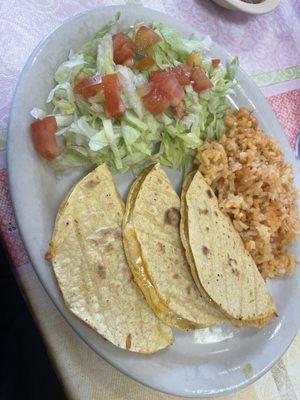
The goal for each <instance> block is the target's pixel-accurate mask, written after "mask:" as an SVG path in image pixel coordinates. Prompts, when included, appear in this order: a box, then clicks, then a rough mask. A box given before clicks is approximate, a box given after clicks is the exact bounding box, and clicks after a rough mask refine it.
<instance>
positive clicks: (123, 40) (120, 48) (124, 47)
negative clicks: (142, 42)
mask: <svg viewBox="0 0 300 400" xmlns="http://www.w3.org/2000/svg"><path fill="white" fill-rule="evenodd" d="M113 51H114V62H115V63H116V64H124V63H125V62H126V61H127V60H128V59H132V58H133V55H134V53H135V46H134V43H133V41H132V40H131V39H130V37H129V36H127V35H125V33H117V34H116V35H113Z"/></svg>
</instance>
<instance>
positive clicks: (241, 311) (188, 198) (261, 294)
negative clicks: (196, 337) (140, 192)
mask: <svg viewBox="0 0 300 400" xmlns="http://www.w3.org/2000/svg"><path fill="white" fill-rule="evenodd" d="M181 213H182V220H181V228H180V232H181V238H182V243H183V246H184V248H185V250H186V256H187V259H188V261H189V264H190V267H191V270H192V274H193V277H194V280H195V283H196V285H197V287H198V289H199V291H200V292H201V293H202V295H203V296H204V297H205V298H206V299H207V300H209V299H211V300H212V301H213V302H214V304H215V305H216V306H217V307H218V308H219V309H220V310H221V311H222V312H223V313H224V314H225V315H226V316H227V317H228V318H229V319H231V321H232V322H233V323H234V324H235V325H239V326H245V325H248V326H255V327H261V326H263V325H265V324H266V323H268V322H269V321H270V320H271V319H273V318H274V316H275V315H276V312H275V307H274V304H273V300H272V298H271V295H270V293H269V291H268V289H267V286H266V284H265V282H264V280H263V278H262V277H261V275H260V273H259V271H258V269H257V266H256V264H255V262H254V260H253V258H252V257H251V255H250V254H249V252H248V251H247V250H246V249H245V247H244V244H243V242H242V239H241V237H240V235H239V234H238V232H237V231H236V230H235V228H234V226H233V224H232V222H231V220H230V218H229V217H228V216H227V215H225V214H223V213H222V212H221V210H220V209H219V206H218V200H217V198H216V196H215V194H214V193H213V191H212V189H211V188H210V187H209V185H208V184H207V183H206V181H205V180H204V178H203V176H202V175H201V173H200V172H199V171H197V172H193V173H191V174H189V175H188V176H187V177H186V179H185V182H184V185H183V191H182V197H181Z"/></svg>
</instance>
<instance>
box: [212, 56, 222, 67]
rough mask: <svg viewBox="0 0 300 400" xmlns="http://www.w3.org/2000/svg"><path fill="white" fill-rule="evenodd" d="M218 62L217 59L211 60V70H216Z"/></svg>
mask: <svg viewBox="0 0 300 400" xmlns="http://www.w3.org/2000/svg"><path fill="white" fill-rule="evenodd" d="M220 62H221V61H220V60H219V59H218V58H214V59H212V60H211V65H212V67H213V68H217V66H218V65H219V64H220Z"/></svg>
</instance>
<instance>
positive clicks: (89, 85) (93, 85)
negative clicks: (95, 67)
mask: <svg viewBox="0 0 300 400" xmlns="http://www.w3.org/2000/svg"><path fill="white" fill-rule="evenodd" d="M76 79H77V77H76ZM77 81H78V79H77ZM102 88H103V85H102V77H101V76H100V75H95V76H91V77H89V78H86V79H83V80H81V82H79V83H78V84H77V85H76V86H75V87H74V90H73V91H74V93H75V94H80V95H81V96H82V97H84V98H85V99H88V98H89V97H92V96H95V95H96V94H97V93H98V92H99V90H101V89H102Z"/></svg>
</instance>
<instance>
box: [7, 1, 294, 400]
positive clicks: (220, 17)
mask: <svg viewBox="0 0 300 400" xmlns="http://www.w3.org/2000/svg"><path fill="white" fill-rule="evenodd" d="M128 3H134V4H137V6H138V4H139V3H142V4H143V5H145V6H148V7H151V8H155V9H157V10H160V11H163V12H166V13H168V14H170V15H173V16H175V17H176V18H178V19H182V20H185V21H186V22H188V23H189V24H191V25H192V26H194V27H195V28H196V29H197V30H199V31H201V32H203V33H204V34H209V35H210V36H211V37H212V39H213V40H215V41H216V42H218V43H219V44H221V45H223V46H224V47H226V48H227V50H228V51H229V52H230V53H231V54H234V55H238V56H239V59H240V64H241V66H242V67H243V68H244V69H245V70H246V71H247V72H248V73H249V74H250V75H252V76H253V78H254V80H255V81H256V82H257V84H258V85H259V86H260V87H261V88H262V91H263V93H264V94H265V95H266V96H267V97H268V100H269V102H270V105H271V106H272V108H273V109H274V111H275V113H276V115H277V117H278V119H279V121H280V123H281V124H282V126H283V128H284V130H285V133H286V135H287V136H288V139H289V141H290V144H291V146H292V148H294V147H295V143H296V136H297V134H298V132H299V130H300V1H299V0H282V1H281V3H280V5H279V7H278V8H277V9H276V10H275V11H274V12H273V13H271V14H268V15H264V16H257V17H254V16H250V15H246V14H242V13H239V12H233V11H228V10H225V9H222V8H220V7H218V6H216V5H215V4H214V3H212V2H211V1H210V0H185V1H182V0H165V1H163V0H151V1H150V0H149V1H147V0H142V1H141V2H140V1H138V0H136V1H128ZM0 4H1V5H0V21H1V24H0V38H1V46H0V61H1V63H0V88H1V96H0V132H1V134H0V234H1V236H2V239H3V240H4V242H5V244H6V246H7V249H8V252H9V255H10V257H11V259H12V263H13V265H14V266H15V268H16V271H17V276H18V278H19V281H20V284H21V285H22V286H23V288H24V291H25V294H26V295H27V297H28V299H29V302H30V305H31V307H32V310H33V312H34V314H35V316H36V318H37V321H38V324H39V326H40V329H41V332H42V334H43V336H44V338H45V341H46V343H47V346H48V350H49V353H50V356H51V358H52V360H53V363H54V365H55V367H56V369H57V372H58V374H59V376H60V378H61V380H62V382H63V385H64V387H65V390H66V393H67V394H68V395H69V397H70V398H72V399H86V400H89V399H91V400H95V399H103V400H106V399H128V400H129V399H130V400H134V399H169V398H171V397H170V396H167V395H162V394H157V393H155V392H153V391H152V390H150V389H147V388H144V387H142V386H141V385H139V384H137V383H135V382H133V381H131V380H130V379H128V378H126V377H125V376H123V375H122V374H120V373H119V372H117V371H116V370H115V369H114V368H112V367H111V366H109V365H108V364H107V363H106V362H104V361H103V360H101V359H100V358H99V357H97V356H96V355H95V354H94V353H93V352H92V351H91V350H90V349H89V348H87V346H86V345H85V344H84V343H83V342H82V341H81V339H79V338H78V337H77V336H76V334H75V333H74V332H73V331H72V330H71V329H70V328H69V326H68V325H67V324H66V322H65V321H64V320H63V319H62V317H61V316H60V314H58V312H57V311H56V309H55V308H54V306H53V304H52V302H51V300H50V299H49V298H48V296H47V295H46V293H45V291H44V290H43V288H42V287H41V285H40V283H39V281H38V279H37V277H36V275H35V273H34V271H33V269H32V266H31V265H30V263H29V260H28V257H27V255H26V251H25V249H24V248H23V245H22V242H21V239H20V237H19V235H18V230H17V227H16V223H15V220H14V215H13V211H12V206H11V203H10V199H9V193H8V188H7V172H6V160H5V135H6V127H7V121H8V115H9V108H10V103H11V100H12V95H13V92H14V89H15V85H16V81H17V79H18V75H19V73H20V71H21V69H22V67H23V65H24V63H25V61H26V59H27V57H28V55H29V54H30V52H31V51H32V50H33V48H34V47H35V46H36V45H37V43H38V42H39V41H40V40H41V38H42V37H43V36H45V35H46V34H47V33H49V31H51V30H52V29H53V28H54V27H56V26H57V25H58V24H60V23H61V22H62V21H63V20H64V19H65V18H68V17H69V16H71V15H74V14H75V13H78V12H81V11H84V10H86V9H90V8H94V7H97V6H103V5H110V4H124V1H123V0H120V1H115V2H112V1H110V0H102V1H101V0H100V1H98V0H64V1H63V0H51V1H44V0H22V1H20V0H10V1H2V2H1V3H0ZM299 376H300V337H299V335H298V336H297V337H296V339H295V341H294V343H293V345H292V346H291V347H290V349H289V351H288V352H287V353H286V355H285V356H284V357H283V358H282V360H281V361H280V362H279V363H278V364H277V365H276V366H275V367H274V368H273V369H272V371H270V372H269V373H268V374H266V375H265V376H264V377H263V378H262V379H261V380H259V381H258V382H256V383H255V384H254V385H252V386H251V387H249V388H247V389H245V390H243V391H242V392H240V393H238V394H236V395H232V396H231V397H230V398H231V399H247V400H252V399H261V400H262V399H263V400H269V399H272V400H275V399H292V400H294V399H297V398H298V396H299V397H300V383H299V378H298V377H299Z"/></svg>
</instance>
